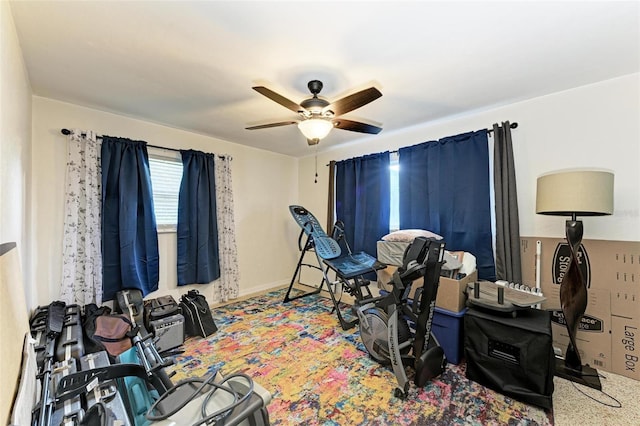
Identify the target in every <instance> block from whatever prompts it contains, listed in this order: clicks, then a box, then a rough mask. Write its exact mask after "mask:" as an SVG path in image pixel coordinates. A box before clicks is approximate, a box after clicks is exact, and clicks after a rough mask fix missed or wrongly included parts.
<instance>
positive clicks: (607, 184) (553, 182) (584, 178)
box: [536, 170, 613, 216]
mask: <svg viewBox="0 0 640 426" xmlns="http://www.w3.org/2000/svg"><path fill="white" fill-rule="evenodd" d="M536 213H539V214H547V215H555V216H572V215H574V214H575V215H577V216H602V215H610V214H612V213H613V173H611V172H608V171H602V170H561V171H557V172H551V173H546V174H544V175H542V176H540V177H539V178H538V188H537V195H536Z"/></svg>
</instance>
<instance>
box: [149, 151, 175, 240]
mask: <svg viewBox="0 0 640 426" xmlns="http://www.w3.org/2000/svg"><path fill="white" fill-rule="evenodd" d="M149 169H150V171H151V186H152V188H153V207H154V210H155V214H156V224H157V226H158V232H175V231H176V229H177V225H178V194H179V192H180V182H181V181H182V161H181V160H180V159H179V158H176V157H166V156H161V155H157V154H151V153H149Z"/></svg>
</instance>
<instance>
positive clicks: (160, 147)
mask: <svg viewBox="0 0 640 426" xmlns="http://www.w3.org/2000/svg"><path fill="white" fill-rule="evenodd" d="M60 133H62V134H63V135H70V134H71V130H69V129H60ZM82 135H83V136H85V135H86V133H84V132H83V133H82ZM97 137H98V138H99V139H102V136H97ZM147 146H148V147H150V148H157V149H164V150H167V151H174V152H180V150H179V149H176V148H169V147H166V146H158V145H151V144H150V143H147ZM218 157H220V158H225V156H224V155H218Z"/></svg>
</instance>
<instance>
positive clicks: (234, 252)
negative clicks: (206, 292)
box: [214, 155, 240, 302]
mask: <svg viewBox="0 0 640 426" xmlns="http://www.w3.org/2000/svg"><path fill="white" fill-rule="evenodd" d="M214 161H215V163H214V164H215V179H216V216H217V222H218V250H219V256H220V280H219V281H220V284H219V285H218V286H215V285H214V298H215V300H217V301H218V302H226V301H227V300H229V299H235V298H236V297H238V293H239V289H240V273H239V271H238V249H237V246H236V224H235V220H234V217H233V188H232V186H233V185H232V182H231V157H230V156H228V155H225V156H224V157H221V156H219V155H216V156H215V160H214Z"/></svg>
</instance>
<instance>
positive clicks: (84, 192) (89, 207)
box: [60, 130, 102, 306]
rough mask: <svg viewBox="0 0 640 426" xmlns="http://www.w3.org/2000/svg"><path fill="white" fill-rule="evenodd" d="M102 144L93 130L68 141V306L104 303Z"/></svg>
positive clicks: (64, 272)
mask: <svg viewBox="0 0 640 426" xmlns="http://www.w3.org/2000/svg"><path fill="white" fill-rule="evenodd" d="M101 180H102V178H101V170H100V142H99V141H98V138H97V137H96V134H95V133H94V132H92V131H87V132H81V131H80V130H73V131H72V132H71V134H70V135H69V139H68V157H67V177H66V192H65V207H64V208H65V214H64V236H63V248H62V285H61V289H60V298H61V299H62V300H63V301H64V302H66V303H67V304H72V303H77V304H79V305H86V304H88V303H95V304H97V305H98V306H100V305H101V304H102V255H101V235H100V234H101V216H100V203H101V194H102V191H101Z"/></svg>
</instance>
